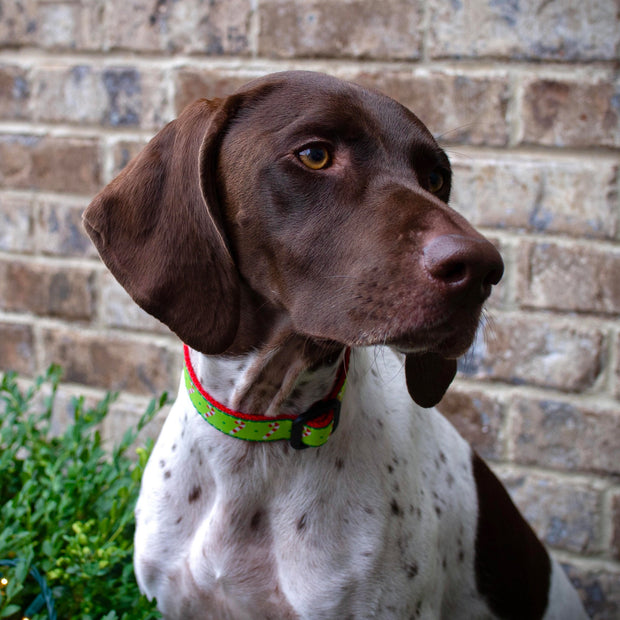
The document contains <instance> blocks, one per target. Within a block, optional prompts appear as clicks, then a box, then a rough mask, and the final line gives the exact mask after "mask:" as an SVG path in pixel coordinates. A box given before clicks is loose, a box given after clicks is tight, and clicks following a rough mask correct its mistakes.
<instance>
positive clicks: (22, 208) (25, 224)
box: [0, 193, 34, 252]
mask: <svg viewBox="0 0 620 620" xmlns="http://www.w3.org/2000/svg"><path fill="white" fill-rule="evenodd" d="M33 229H34V205H33V201H32V199H31V198H29V197H28V198H26V197H24V196H14V195H11V194H6V193H0V250H1V251H3V252H32V251H33V249H34V239H33V234H32V231H33Z"/></svg>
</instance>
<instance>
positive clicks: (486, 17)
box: [429, 0, 620, 60]
mask: <svg viewBox="0 0 620 620" xmlns="http://www.w3.org/2000/svg"><path fill="white" fill-rule="evenodd" d="M430 6H431V14H430V28H429V35H430V37H429V53H430V55H431V56H432V57H439V58H442V57H457V58H462V57H477V58H479V57H484V56H486V57H491V58H504V59H508V58H510V59H515V58H519V59H520V58H527V59H533V60H540V59H549V60H614V59H615V58H616V49H617V45H618V44H619V43H620V35H619V34H618V33H619V30H618V27H617V26H618V18H617V15H616V5H615V4H614V3H613V2H608V1H607V0H589V1H588V2H583V1H581V0H563V2H548V1H547V0H522V1H520V2H432V3H430ZM472 26H475V27H472Z"/></svg>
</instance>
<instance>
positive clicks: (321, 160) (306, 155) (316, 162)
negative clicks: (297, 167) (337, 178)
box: [297, 144, 331, 170]
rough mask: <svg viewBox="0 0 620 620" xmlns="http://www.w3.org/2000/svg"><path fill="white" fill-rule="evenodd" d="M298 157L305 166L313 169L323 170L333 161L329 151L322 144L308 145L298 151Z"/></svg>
mask: <svg viewBox="0 0 620 620" xmlns="http://www.w3.org/2000/svg"><path fill="white" fill-rule="evenodd" d="M297 157H298V158H299V161H301V163H302V164H303V165H304V166H306V167H307V168H310V169H311V170H322V169H323V168H327V166H329V164H330V163H331V155H330V154H329V151H328V150H327V149H326V148H325V147H324V146H321V145H320V144H316V145H313V146H307V147H306V148H304V149H302V150H301V151H298V153H297Z"/></svg>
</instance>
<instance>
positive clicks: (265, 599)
mask: <svg viewBox="0 0 620 620" xmlns="http://www.w3.org/2000/svg"><path fill="white" fill-rule="evenodd" d="M192 355H193V359H195V360H196V367H197V368H198V370H197V372H198V374H199V376H200V379H201V380H202V381H204V382H205V383H206V384H207V385H206V387H207V389H209V388H211V389H214V390H217V389H218V388H217V387H216V386H215V384H216V383H217V384H218V385H219V386H220V389H221V392H220V397H222V398H226V397H227V396H226V390H227V389H228V392H229V395H232V394H233V393H234V389H232V388H225V387H224V386H223V383H222V379H221V376H219V374H220V373H218V372H216V370H215V369H214V368H213V365H214V364H216V363H217V362H216V360H209V361H208V362H207V361H205V360H203V361H202V363H200V362H199V360H198V359H197V356H198V354H195V353H193V354H192ZM403 359H404V358H402V356H400V355H399V354H397V353H394V352H393V351H391V350H390V349H387V348H386V349H382V348H379V349H356V350H354V351H353V354H352V357H351V363H350V370H349V374H348V385H347V390H346V393H345V397H344V401H343V405H342V413H341V422H340V426H339V428H338V430H337V431H336V433H335V434H334V435H333V436H332V437H331V438H330V440H329V441H328V443H327V444H326V445H325V446H323V447H321V448H318V449H308V450H304V451H294V450H292V449H290V448H289V447H288V446H287V444H286V443H285V442H276V443H273V444H249V443H248V442H244V441H242V440H239V439H234V438H229V437H226V436H224V435H223V434H222V433H220V432H219V431H217V430H215V429H213V428H212V427H211V426H210V425H209V424H207V423H206V422H205V421H204V420H203V419H202V418H201V417H200V416H199V415H198V414H197V413H196V412H195V411H194V408H193V406H192V404H191V402H190V400H189V397H188V395H187V393H186V390H185V387H184V385H183V383H182V384H181V389H180V391H179V396H178V400H177V401H176V403H175V405H174V407H173V409H172V411H171V413H170V415H169V416H168V419H167V420H166V423H165V425H164V427H163V429H162V432H161V435H160V437H159V440H158V442H157V445H156V446H155V449H154V451H153V454H152V456H151V459H150V461H149V463H148V466H147V469H146V472H145V475H144V478H143V483H142V492H141V495H140V499H139V502H138V506H137V510H136V516H137V530H136V540H135V543H136V552H135V567H136V574H137V577H138V581H139V584H140V587H141V588H142V590H143V591H144V592H145V593H146V594H147V595H148V596H149V597H151V598H152V597H156V598H157V601H158V604H159V607H160V609H161V610H162V612H163V613H164V617H165V618H167V619H177V618H179V619H180V618H191V619H197V620H202V619H214V620H223V619H227V618H231V619H234V620H243V619H246V618H247V619H252V620H262V619H267V618H277V619H281V618H282V619H286V618H303V619H308V620H321V619H333V620H336V619H341V618H382V619H391V618H393V619H400V618H414V617H415V618H428V619H436V618H446V619H450V620H453V619H454V620H456V619H458V618H491V617H493V615H492V614H491V612H490V611H489V609H488V607H487V606H486V604H485V603H484V602H483V600H482V599H481V598H480V596H479V594H478V593H477V591H476V584H475V573H474V542H475V541H474V536H475V531H476V522H477V498H476V491H475V483H474V479H473V474H472V466H471V450H470V447H469V446H468V445H467V443H466V442H465V441H464V440H463V439H462V438H461V437H460V436H459V435H458V434H457V432H456V431H455V430H454V429H453V427H452V426H451V425H450V424H449V423H448V422H447V421H446V420H445V419H444V418H443V417H442V416H441V415H440V414H439V413H438V412H437V411H435V410H433V409H431V410H426V409H420V408H418V407H417V406H416V405H415V404H414V403H413V402H412V401H411V398H410V397H409V394H408V393H407V389H406V386H405V382H404V373H403V369H402V366H403ZM225 365H226V366H227V368H226V371H227V372H231V368H232V365H231V363H230V361H228V362H225ZM223 366H224V363H223V364H222V366H221V367H220V369H221V368H222V367H223ZM248 366H249V365H244V366H241V365H239V367H238V370H239V372H240V373H242V372H243V369H244V368H245V369H246V370H247V367H248ZM209 367H210V371H211V372H212V373H215V375H216V377H217V378H216V379H215V381H211V382H209V378H208V377H207V376H204V373H205V372H206V371H207V369H208V368H209ZM334 373H335V369H332V375H331V377H330V378H329V380H328V381H327V385H329V381H331V380H333V376H334ZM323 379H325V378H323ZM243 380H244V379H243V377H241V376H240V377H238V382H243ZM190 498H192V501H190ZM257 515H258V516H257ZM560 572H561V569H560ZM566 584H567V581H566V579H565V577H564V578H563V575H561V574H560V573H558V569H557V567H554V575H553V587H554V593H553V594H552V600H553V601H555V600H559V599H560V598H562V597H566V600H567V601H569V602H568V603H566V605H568V607H566V608H565V609H564V610H563V611H562V612H560V613H559V615H558V614H555V615H554V614H552V613H549V614H548V615H547V617H548V618H550V619H551V618H563V619H569V618H579V617H581V616H580V615H579V614H578V613H577V612H573V611H571V610H570V609H569V608H570V602H571V601H572V599H570V598H569V597H570V596H576V595H575V594H574V593H573V594H568V593H567V592H568V588H566V587H565V586H566Z"/></svg>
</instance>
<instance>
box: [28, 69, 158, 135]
mask: <svg viewBox="0 0 620 620" xmlns="http://www.w3.org/2000/svg"><path fill="white" fill-rule="evenodd" d="M32 82H33V90H34V94H33V97H32V99H33V105H32V107H33V116H34V118H35V120H38V121H45V122H63V123H78V124H91V125H104V126H111V127H140V128H143V129H153V130H154V129H159V128H160V127H161V126H162V125H163V124H164V123H165V122H166V121H167V120H169V119H168V118H167V116H166V114H167V104H168V101H167V91H166V83H165V80H164V77H163V74H162V72H161V71H159V70H157V69H152V70H151V69H140V68H138V67H136V66H133V65H122V66H106V67H99V66H92V65H87V64H81V65H73V66H45V65H42V66H41V65H40V66H39V67H37V68H36V69H35V70H33V72H32Z"/></svg>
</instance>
